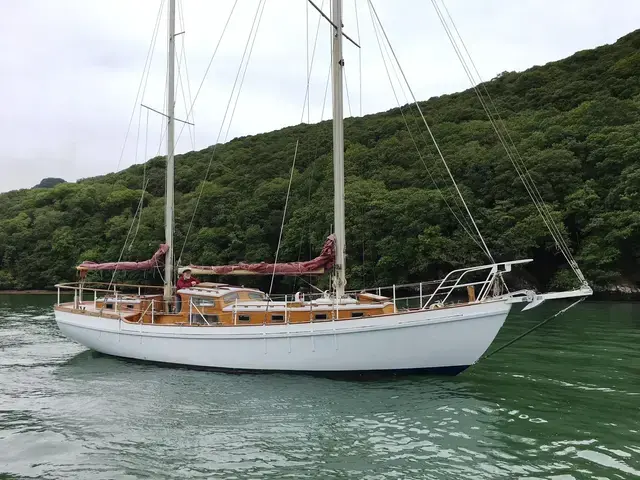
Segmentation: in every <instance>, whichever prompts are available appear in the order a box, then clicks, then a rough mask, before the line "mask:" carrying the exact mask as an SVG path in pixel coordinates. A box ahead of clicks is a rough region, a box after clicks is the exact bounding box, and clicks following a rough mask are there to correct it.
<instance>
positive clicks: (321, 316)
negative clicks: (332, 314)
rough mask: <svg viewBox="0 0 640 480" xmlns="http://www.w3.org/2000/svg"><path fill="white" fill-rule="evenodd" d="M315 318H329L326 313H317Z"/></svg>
mask: <svg viewBox="0 0 640 480" xmlns="http://www.w3.org/2000/svg"><path fill="white" fill-rule="evenodd" d="M314 318H315V319H316V320H326V319H327V314H326V313H316V314H315V315H314Z"/></svg>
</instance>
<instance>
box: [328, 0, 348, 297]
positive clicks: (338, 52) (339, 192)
mask: <svg viewBox="0 0 640 480" xmlns="http://www.w3.org/2000/svg"><path fill="white" fill-rule="evenodd" d="M331 21H332V22H333V24H334V26H335V32H334V35H333V48H332V50H331V73H332V80H333V83H332V90H331V92H332V97H333V189H334V194H333V212H334V224H335V234H336V261H335V274H334V278H333V285H334V288H335V290H336V298H338V299H340V298H341V297H342V296H343V295H344V287H345V285H346V283H347V279H346V275H345V248H346V245H345V225H344V128H343V127H344V125H343V123H344V119H343V111H342V106H343V105H342V75H343V72H342V69H343V68H344V59H343V58H342V0H333V5H332V15H331Z"/></svg>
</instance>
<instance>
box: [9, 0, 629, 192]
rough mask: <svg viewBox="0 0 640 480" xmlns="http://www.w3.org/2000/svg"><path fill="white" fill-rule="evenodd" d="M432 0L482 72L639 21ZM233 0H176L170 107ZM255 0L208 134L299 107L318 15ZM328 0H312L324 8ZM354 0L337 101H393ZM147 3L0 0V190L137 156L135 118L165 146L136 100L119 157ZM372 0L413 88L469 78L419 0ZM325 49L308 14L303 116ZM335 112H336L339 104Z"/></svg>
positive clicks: (186, 141) (603, 38)
mask: <svg viewBox="0 0 640 480" xmlns="http://www.w3.org/2000/svg"><path fill="white" fill-rule="evenodd" d="M445 1H446V6H447V7H448V9H449V11H450V13H451V15H452V17H453V19H454V21H455V22H456V25H457V27H458V30H459V31H460V34H461V35H462V38H463V40H464V41H465V42H466V44H467V47H468V48H469V51H470V53H471V55H472V58H473V60H474V61H475V63H476V66H477V67H478V69H479V71H480V74H481V75H482V77H483V79H485V80H486V79H490V78H492V77H494V76H495V75H496V74H497V73H499V72H502V71H505V70H507V71H512V70H518V71H520V70H524V69H526V68H529V67H531V66H533V65H541V64H544V63H546V62H549V61H553V60H558V59H561V58H564V57H566V56H569V55H571V54H572V53H574V52H575V51H578V50H584V49H588V48H593V47H596V46H598V45H602V44H605V43H613V42H615V41H616V40H617V39H618V38H619V37H621V36H623V35H625V34H627V33H629V32H630V31H633V30H634V29H636V28H640V1H638V0H609V1H607V2H603V1H601V0H518V1H515V0H445ZM167 3H168V2H167ZM233 3H234V0H215V1H211V0H180V1H179V7H181V8H179V11H180V12H183V15H179V17H180V19H181V20H183V22H184V25H182V23H183V22H182V21H179V24H178V27H177V31H183V30H184V31H185V34H184V35H181V36H179V37H178V41H177V47H178V53H179V54H181V53H182V49H183V47H184V52H185V54H186V55H185V57H186V66H187V68H188V74H189V83H190V85H189V88H187V82H186V70H185V67H184V61H182V62H181V68H180V78H182V79H183V82H182V83H181V84H180V85H178V88H177V90H178V92H177V104H176V115H177V116H178V117H181V118H186V117H187V111H188V110H189V105H190V102H191V101H190V100H189V89H190V90H191V97H193V96H194V95H195V93H196V91H197V90H198V86H199V85H200V83H201V81H202V79H203V75H204V73H205V69H206V67H207V65H208V64H209V60H210V58H211V55H212V53H213V51H214V48H215V45H216V43H217V41H218V39H219V38H220V35H221V33H222V28H223V25H224V24H225V22H226V21H227V18H228V17H229V13H230V11H231V8H232V5H233ZM267 3H268V4H266V7H265V9H264V13H263V16H262V19H261V22H260V25H259V29H258V32H257V40H256V42H255V47H254V49H253V53H252V56H251V61H250V63H249V66H248V69H247V73H246V77H245V79H244V83H243V87H242V91H241V93H240V97H239V100H238V103H237V107H236V110H235V114H234V116H233V122H232V124H231V127H230V129H229V133H228V134H226V131H227V127H225V128H223V129H222V135H221V137H220V140H221V141H224V140H225V139H228V140H230V139H232V138H233V137H236V136H239V135H247V134H254V133H260V132H265V131H270V130H274V129H278V128H281V127H283V126H287V125H294V124H297V123H299V122H300V119H301V118H303V111H302V108H303V104H304V97H305V89H306V78H307V73H306V72H307V53H306V52H307V49H309V50H312V49H313V41H314V37H315V34H316V27H317V25H318V14H317V13H316V12H315V11H314V10H313V9H312V8H311V7H309V9H308V11H307V3H306V2H305V1H304V0H267ZM315 3H317V4H318V5H319V4H322V3H323V2H322V0H315ZM330 3H331V2H330V0H325V2H324V5H325V6H324V10H325V11H326V12H327V13H328V11H329V8H328V6H329V4H330ZM356 3H357V11H358V22H356V15H355V11H356V9H355V6H356ZM356 3H354V0H345V2H344V9H345V14H344V24H345V27H344V28H345V32H346V33H347V34H348V35H349V36H351V37H352V38H354V39H357V38H358V27H359V31H360V43H361V45H362V49H361V55H362V95H360V92H359V83H360V82H359V68H358V53H357V49H356V48H355V47H354V46H352V45H350V44H349V43H348V42H345V45H344V50H345V61H346V77H347V87H348V91H349V99H350V102H349V103H350V106H351V113H352V114H353V115H357V114H359V113H360V111H362V112H363V113H364V114H367V113H373V112H377V111H380V110H386V109H388V108H391V107H394V106H396V103H395V99H394V97H393V93H392V91H391V88H390V86H389V82H388V79H387V76H386V73H385V70H384V65H383V63H382V60H381V55H380V52H379V50H378V44H377V43H376V37H375V34H374V31H373V28H372V21H371V17H370V13H369V9H368V7H367V3H366V0H357V2H356ZM160 4H161V1H160V0H108V1H106V0H91V1H86V0H55V1H52V0H1V1H0V13H1V14H0V45H2V55H3V58H2V66H3V68H2V75H0V91H1V92H2V98H3V102H2V108H0V129H1V130H0V131H1V132H2V149H1V151H0V166H1V167H2V170H1V173H0V191H7V190H12V189H16V188H25V187H31V186H33V185H34V184H36V183H38V181H39V180H40V179H42V178H43V177H62V178H64V179H66V180H68V181H69V180H76V179H78V178H84V177H88V176H93V175H99V174H103V173H107V172H111V171H114V170H116V169H122V168H126V167H127V166H129V165H132V164H133V163H141V162H142V161H143V160H144V158H145V137H146V136H147V132H148V141H147V142H146V151H147V155H146V157H147V158H148V157H152V156H155V155H156V154H158V153H159V152H160V153H162V154H164V153H165V152H166V148H165V147H164V145H161V143H160V138H161V137H160V132H161V122H162V118H161V117H160V116H159V115H158V114H155V113H150V114H149V116H148V119H149V122H148V126H147V112H146V111H143V112H142V114H140V110H138V109H136V111H135V112H134V115H133V124H132V127H131V131H130V133H129V138H128V141H127V143H126V147H125V149H124V155H122V158H121V151H122V149H123V145H124V144H125V135H126V133H127V127H128V125H129V119H130V117H131V112H132V109H133V108H134V105H135V104H136V93H137V92H138V86H139V85H140V79H141V76H142V74H143V70H144V65H145V59H146V57H147V51H148V49H149V45H150V44H151V40H152V37H153V32H154V27H155V23H156V18H157V15H158V12H159V9H160ZM258 4H259V0H239V1H238V5H237V6H236V8H235V10H234V12H233V15H232V16H231V20H230V23H229V27H228V29H227V32H226V34H225V35H224V37H223V39H222V42H221V46H220V49H219V50H218V53H217V55H216V56H215V58H214V60H213V63H212V67H211V70H210V72H209V74H208V75H207V77H206V80H205V82H204V85H203V87H202V90H201V92H200V95H199V96H198V98H197V101H196V103H195V107H194V108H193V111H192V113H193V117H194V119H195V123H196V127H195V131H189V130H186V129H185V131H184V133H183V135H182V136H181V137H180V140H179V143H178V146H177V151H178V152H184V151H189V150H192V149H193V147H194V146H195V148H196V149H201V148H204V147H206V146H208V145H211V144H212V143H215V142H216V140H217V139H218V138H219V132H220V130H221V121H222V119H223V116H224V112H225V108H226V105H227V102H228V100H229V96H230V94H231V89H232V86H233V83H234V80H235V78H236V74H237V71H238V67H239V65H240V60H241V58H242V53H243V51H244V49H245V44H246V42H247V37H248V35H249V31H250V29H251V25H252V22H253V20H254V17H255V14H256V9H257V7H258ZM374 5H375V6H376V8H377V10H378V13H379V15H380V17H381V20H382V23H383V25H384V26H385V28H386V30H387V33H388V35H389V37H390V40H391V43H392V45H393V47H394V49H395V51H396V53H397V55H398V57H399V60H400V63H401V64H402V66H403V68H404V69H405V73H406V74H407V76H408V79H409V82H410V85H411V87H412V89H413V90H414V92H415V94H416V96H417V97H418V99H419V100H424V99H427V98H429V97H432V96H434V95H440V94H443V93H450V92H455V91H460V90H463V89H465V88H468V87H469V81H468V79H467V78H466V77H465V75H464V71H463V69H462V67H461V66H460V64H459V62H458V59H457V58H456V56H455V54H454V51H453V49H452V47H451V45H450V44H449V42H448V39H447V36H446V34H445V32H444V30H443V28H442V26H441V25H440V23H439V20H438V17H437V16H436V14H435V11H434V9H433V6H432V4H431V2H430V1H427V0H393V1H391V0H374ZM164 10H165V11H163V12H162V18H161V20H160V24H159V25H160V27H159V31H158V39H157V43H156V44H155V49H154V50H153V52H154V53H153V58H152V64H151V71H150V74H149V77H148V82H147V83H146V88H145V89H144V90H145V91H144V98H143V99H141V98H138V103H140V102H141V101H143V102H144V103H145V104H147V105H149V106H151V107H153V108H156V109H158V110H162V109H163V108H164V106H163V105H164V101H165V99H164V97H165V93H164V92H165V78H166V77H165V69H166V32H167V30H166V29H167V21H166V18H167V17H166V8H164ZM307 14H308V17H307ZM307 18H308V22H307ZM307 25H308V27H307ZM307 31H308V33H307ZM307 36H308V37H309V42H307ZM309 56H311V55H309ZM328 59H329V28H328V25H327V24H326V23H325V22H324V21H323V22H321V23H320V31H319V36H318V43H317V51H316V55H315V58H314V62H313V69H312V72H311V79H310V105H311V108H310V112H308V114H309V118H310V120H311V122H317V121H319V120H320V117H321V114H322V104H323V98H324V91H325V85H326V79H327V75H328V68H329V62H328ZM183 91H184V96H183V93H182V92H183ZM360 96H362V105H360V102H359V98H360ZM185 99H186V101H185ZM329 108H330V101H329V102H328V104H327V110H325V112H324V118H325V119H326V118H330V111H329V110H328V109H329ZM345 114H346V115H347V116H348V115H349V107H348V105H345ZM304 119H305V121H306V120H307V113H306V112H305V113H304ZM179 131H180V127H178V132H179ZM138 132H139V133H138ZM159 148H160V150H159Z"/></svg>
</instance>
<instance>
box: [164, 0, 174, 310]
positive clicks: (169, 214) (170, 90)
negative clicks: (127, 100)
mask: <svg viewBox="0 0 640 480" xmlns="http://www.w3.org/2000/svg"><path fill="white" fill-rule="evenodd" d="M175 33H176V1H175V0H170V1H169V54H168V58H167V68H168V72H167V75H168V78H167V85H168V86H167V107H168V112H167V116H168V123H167V183H166V187H165V207H164V236H165V242H166V244H167V245H168V246H169V250H168V251H167V255H166V257H165V273H164V298H165V300H166V301H168V300H170V299H171V298H172V296H173V203H174V201H173V182H174V181H173V173H174V165H173V164H174V162H173V153H174V121H175V119H174V107H175V99H174V92H175V88H174V82H175V71H174V70H175V50H176V43H175V39H176V35H175Z"/></svg>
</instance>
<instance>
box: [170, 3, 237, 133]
mask: <svg viewBox="0 0 640 480" xmlns="http://www.w3.org/2000/svg"><path fill="white" fill-rule="evenodd" d="M237 5H238V0H235V1H234V2H233V5H232V6H231V10H230V11H229V15H228V17H227V21H226V22H225V24H224V27H223V28H222V33H221V34H220V38H219V39H218V42H217V43H216V46H215V48H214V50H213V53H212V54H211V58H210V59H209V64H208V65H207V68H206V69H205V71H204V75H203V76H202V80H201V81H200V85H199V86H198V90H196V94H195V96H194V97H193V102H191V106H190V107H189V111H188V113H187V117H189V116H190V115H191V118H193V116H192V112H193V107H194V106H195V103H196V100H197V99H198V96H199V95H200V91H201V90H202V87H203V85H204V82H205V80H206V79H207V75H208V74H209V70H210V69H211V65H212V64H213V60H214V59H215V58H216V54H217V53H218V49H219V48H220V44H221V43H222V39H223V38H224V34H225V33H226V31H227V27H228V26H229V23H230V22H231V17H232V16H233V12H234V11H235V9H236V6H237ZM185 126H186V125H185V124H183V125H182V128H181V129H180V132H179V133H178V136H177V138H176V143H178V141H179V140H180V137H181V136H182V132H183V131H184V128H185Z"/></svg>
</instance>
